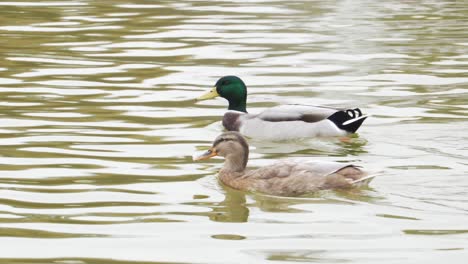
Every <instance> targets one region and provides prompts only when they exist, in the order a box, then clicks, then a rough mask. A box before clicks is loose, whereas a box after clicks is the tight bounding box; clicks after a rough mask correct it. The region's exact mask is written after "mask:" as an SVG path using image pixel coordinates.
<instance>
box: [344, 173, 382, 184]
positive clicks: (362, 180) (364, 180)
mask: <svg viewBox="0 0 468 264" xmlns="http://www.w3.org/2000/svg"><path fill="white" fill-rule="evenodd" d="M380 174H381V173H373V174H370V175H367V176H365V177H362V178H360V179H357V180H354V181H352V182H351V184H352V185H353V186H356V187H362V186H367V185H369V183H370V182H371V181H372V180H373V179H374V178H375V177H376V176H378V175H380Z"/></svg>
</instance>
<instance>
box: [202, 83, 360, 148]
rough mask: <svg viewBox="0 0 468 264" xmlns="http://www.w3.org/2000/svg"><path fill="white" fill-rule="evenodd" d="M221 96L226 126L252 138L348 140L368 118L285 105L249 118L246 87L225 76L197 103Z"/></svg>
mask: <svg viewBox="0 0 468 264" xmlns="http://www.w3.org/2000/svg"><path fill="white" fill-rule="evenodd" d="M217 96H221V97H223V98H225V99H226V100H228V102H229V107H228V111H227V112H226V113H225V114H224V117H223V126H224V127H225V128H226V129H227V130H229V131H239V132H241V133H242V134H243V135H245V136H247V137H252V138H263V139H271V140H284V139H294V138H305V137H315V136H345V135H347V134H349V133H354V132H356V130H357V129H358V128H359V127H360V126H361V124H362V122H364V120H365V119H366V118H367V116H366V115H363V114H362V112H361V110H360V109H359V108H355V109H335V108H330V107H320V106H309V105H283V106H276V107H272V108H269V109H267V110H265V111H263V112H262V113H259V114H248V113H247V109H246V101H247V87H246V86H245V84H244V82H243V81H242V80H241V79H240V78H239V77H236V76H224V77H222V78H221V79H219V80H218V81H217V82H216V84H215V87H214V88H213V89H212V90H211V91H210V92H208V93H206V94H204V95H202V96H200V97H199V98H197V100H205V99H210V98H214V97H217Z"/></svg>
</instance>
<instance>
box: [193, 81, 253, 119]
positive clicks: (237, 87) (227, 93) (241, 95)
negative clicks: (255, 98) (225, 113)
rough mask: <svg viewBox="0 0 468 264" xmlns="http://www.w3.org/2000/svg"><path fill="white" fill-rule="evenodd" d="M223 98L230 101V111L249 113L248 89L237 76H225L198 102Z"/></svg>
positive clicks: (199, 98)
mask: <svg viewBox="0 0 468 264" xmlns="http://www.w3.org/2000/svg"><path fill="white" fill-rule="evenodd" d="M217 96H221V97H223V98H225V99H226V100H228V102H229V107H228V109H229V110H236V111H241V112H245V113H247V109H246V102H247V87H246V86H245V84H244V82H243V81H242V80H241V79H240V78H239V77H237V76H224V77H222V78H221V79H219V80H218V81H217V82H216V84H215V87H213V89H212V90H211V91H209V92H208V93H206V94H204V95H202V96H200V97H198V98H197V100H206V99H211V98H215V97H217Z"/></svg>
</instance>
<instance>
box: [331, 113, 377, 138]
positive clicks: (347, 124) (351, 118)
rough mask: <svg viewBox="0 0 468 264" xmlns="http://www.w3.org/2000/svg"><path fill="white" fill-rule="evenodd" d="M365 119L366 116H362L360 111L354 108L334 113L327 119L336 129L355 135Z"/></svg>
mask: <svg viewBox="0 0 468 264" xmlns="http://www.w3.org/2000/svg"><path fill="white" fill-rule="evenodd" d="M367 117H368V116H367V115H363V114H362V112H361V109H359V108H354V109H347V110H342V111H338V112H335V113H334V114H332V115H331V116H329V117H328V118H327V119H328V120H330V121H332V122H333V123H334V124H335V125H336V126H337V127H338V128H340V129H343V130H345V131H347V132H349V133H355V132H356V131H357V130H358V128H359V127H360V126H361V125H362V122H364V120H366V118H367Z"/></svg>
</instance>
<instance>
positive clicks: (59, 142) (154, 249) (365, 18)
mask: <svg viewBox="0 0 468 264" xmlns="http://www.w3.org/2000/svg"><path fill="white" fill-rule="evenodd" d="M467 17H468V4H467V2H466V1H435V0H432V1H431V0H429V1H394V0H390V1H364V0H363V1H346V0H343V1H305V0H303V1H296V0H291V1H276V0H252V1H202V0H200V1H197V0H192V1H167V0H166V1H165V0H160V1H149V0H146V1H145V0H132V1H130V0H109V1H97V0H94V1H93V0H82V1H63V0H62V1H54V0H50V1H29V2H11V1H0V54H1V56H0V145H1V146H0V245H1V246H0V263H28V264H29V263H59V264H65V263H66V264H70V263H80V264H82V263H85V264H87V263H90V264H91V263H115V264H120V263H295V262H311V263H359V264H361V263H415V264H416V263H426V264H427V263H466V261H467V259H468V175H467V174H468V173H467V172H468V133H467V130H468V52H467V51H468V35H467V28H468V21H467ZM223 75H238V76H240V77H241V78H242V79H243V80H244V81H245V82H246V83H247V86H248V88H249V99H248V105H249V111H250V112H252V113H255V112H259V111H261V110H263V109H265V108H267V107H270V106H274V105H279V104H286V103H296V104H297V103H298V104H315V105H329V106H353V107H360V108H361V109H363V110H364V111H365V112H366V113H368V114H370V115H371V117H370V118H368V119H367V120H366V121H365V123H364V125H363V126H362V128H361V129H360V130H359V133H358V134H357V135H353V136H352V137H351V138H350V140H349V141H340V140H338V139H334V138H315V139H314V138H311V139H304V140H294V141H289V142H266V141H261V140H250V141H249V142H250V144H251V158H250V162H249V166H250V167H258V166H262V165H265V164H268V163H269V162H271V161H272V160H275V159H280V158H307V157H309V158H310V159H317V160H325V161H339V162H346V161H349V162H355V163H357V164H360V165H362V166H364V167H365V168H367V169H370V170H377V171H383V174H382V175H381V176H379V177H378V178H376V179H375V180H374V181H373V182H372V184H371V186H370V187H369V188H365V189H358V190H350V191H323V192H320V193H316V194H311V195H309V196H307V197H299V198H286V197H272V196H266V195H261V194H249V193H243V192H239V191H235V190H232V189H229V188H227V187H225V186H222V185H220V184H219V182H218V181H217V178H216V173H217V170H218V169H219V168H220V167H221V165H222V160H221V159H213V160H209V161H205V162H197V163H194V162H193V161H192V154H193V153H194V152H197V151H201V150H204V149H206V148H207V147H208V146H209V145H210V144H211V141H212V140H213V139H214V138H215V137H216V136H217V135H218V134H219V133H220V132H221V131H223V128H222V126H221V124H220V119H221V116H222V115H223V113H224V112H225V110H226V102H225V101H224V100H223V99H215V100H211V101H203V102H196V101H195V100H194V98H196V97H198V96H199V95H201V94H202V93H204V92H205V91H207V90H208V89H210V88H211V87H212V86H213V85H214V83H215V82H216V80H217V79H218V78H219V77H221V76H223Z"/></svg>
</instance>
